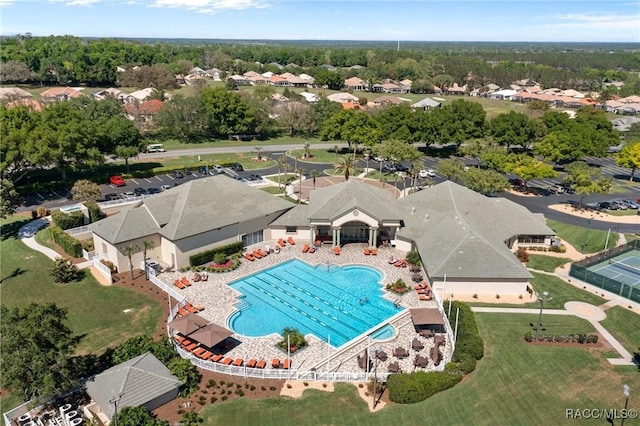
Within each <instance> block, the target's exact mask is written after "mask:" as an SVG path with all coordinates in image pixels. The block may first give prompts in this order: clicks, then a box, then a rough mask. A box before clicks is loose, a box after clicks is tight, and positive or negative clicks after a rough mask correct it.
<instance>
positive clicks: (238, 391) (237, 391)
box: [236, 389, 244, 396]
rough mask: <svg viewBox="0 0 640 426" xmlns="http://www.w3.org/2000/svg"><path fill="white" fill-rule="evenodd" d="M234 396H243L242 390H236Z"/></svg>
mask: <svg viewBox="0 0 640 426" xmlns="http://www.w3.org/2000/svg"><path fill="white" fill-rule="evenodd" d="M236 395H238V396H244V391H243V390H242V389H238V390H236Z"/></svg>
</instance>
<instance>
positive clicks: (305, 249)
mask: <svg viewBox="0 0 640 426" xmlns="http://www.w3.org/2000/svg"><path fill="white" fill-rule="evenodd" d="M308 251H309V244H307V243H305V244H304V245H303V246H302V252H303V253H306V252H308Z"/></svg>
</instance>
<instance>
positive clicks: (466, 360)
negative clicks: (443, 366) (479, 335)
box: [447, 352, 476, 375]
mask: <svg viewBox="0 0 640 426" xmlns="http://www.w3.org/2000/svg"><path fill="white" fill-rule="evenodd" d="M452 360H453V362H455V365H456V367H457V370H458V371H459V372H460V374H462V375H465V374H469V373H471V372H472V371H473V370H475V369H476V360H475V359H474V358H473V357H472V356H471V355H470V354H468V353H466V352H460V353H458V354H457V355H456V356H454V357H453V359H452ZM449 364H451V363H449ZM447 365H448V364H447Z"/></svg>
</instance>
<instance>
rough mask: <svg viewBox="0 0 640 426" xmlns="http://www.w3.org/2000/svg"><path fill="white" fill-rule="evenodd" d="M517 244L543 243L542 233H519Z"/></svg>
mask: <svg viewBox="0 0 640 426" xmlns="http://www.w3.org/2000/svg"><path fill="white" fill-rule="evenodd" d="M518 244H544V235H519V236H518Z"/></svg>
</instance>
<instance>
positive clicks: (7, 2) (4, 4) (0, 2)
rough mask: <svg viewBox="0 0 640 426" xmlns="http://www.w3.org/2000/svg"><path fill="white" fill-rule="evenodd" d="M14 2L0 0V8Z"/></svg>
mask: <svg viewBox="0 0 640 426" xmlns="http://www.w3.org/2000/svg"><path fill="white" fill-rule="evenodd" d="M14 2H15V0H0V7H3V6H11V5H12V4H13V3H14Z"/></svg>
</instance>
